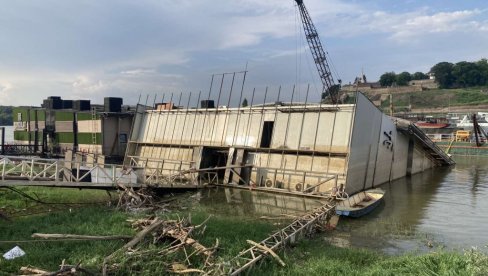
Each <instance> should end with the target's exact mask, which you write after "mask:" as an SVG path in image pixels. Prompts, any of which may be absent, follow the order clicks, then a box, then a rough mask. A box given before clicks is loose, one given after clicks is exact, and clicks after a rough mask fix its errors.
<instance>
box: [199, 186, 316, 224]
mask: <svg viewBox="0 0 488 276" xmlns="http://www.w3.org/2000/svg"><path fill="white" fill-rule="evenodd" d="M223 202H226V203H227V204H222V203H223ZM200 203H201V204H203V205H205V206H207V207H208V208H210V209H213V210H214V211H216V212H218V213H220V214H225V215H231V216H247V217H260V216H263V215H264V216H281V215H293V216H295V215H301V214H305V213H308V212H309V211H312V210H313V209H315V208H317V207H320V206H322V205H323V203H321V202H320V201H319V200H316V199H311V198H301V197H291V196H286V195H282V194H271V193H262V192H257V191H251V190H243V189H233V188H222V187H218V188H216V189H211V190H207V191H206V194H205V196H204V197H203V198H202V200H201V201H200Z"/></svg>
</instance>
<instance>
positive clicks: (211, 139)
mask: <svg viewBox="0 0 488 276" xmlns="http://www.w3.org/2000/svg"><path fill="white" fill-rule="evenodd" d="M224 78H225V73H223V74H222V81H221V82H220V89H219V96H218V97H217V108H216V109H215V116H214V121H213V124H212V131H211V132H210V141H211V143H212V144H217V143H216V140H215V142H214V137H213V135H214V129H215V124H216V123H217V117H219V107H220V96H221V95H222V88H223V87H224Z"/></svg>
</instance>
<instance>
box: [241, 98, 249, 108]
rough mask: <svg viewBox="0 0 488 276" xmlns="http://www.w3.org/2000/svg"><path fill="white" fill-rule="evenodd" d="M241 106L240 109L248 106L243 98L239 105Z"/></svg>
mask: <svg viewBox="0 0 488 276" xmlns="http://www.w3.org/2000/svg"><path fill="white" fill-rule="evenodd" d="M241 106H242V107H246V106H248V104H247V99H246V98H244V100H242V104H241Z"/></svg>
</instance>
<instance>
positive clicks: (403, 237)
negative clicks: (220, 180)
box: [201, 157, 488, 254]
mask: <svg viewBox="0 0 488 276" xmlns="http://www.w3.org/2000/svg"><path fill="white" fill-rule="evenodd" d="M455 160H456V162H457V164H456V165H455V166H453V167H450V168H435V169H432V170H428V171H426V172H423V173H420V174H416V175H414V176H412V177H410V178H403V179H400V180H396V181H394V182H392V183H388V184H385V185H382V186H381V188H382V189H384V190H386V194H385V200H384V202H383V203H382V204H381V205H380V206H379V207H378V208H377V209H376V210H374V211H373V212H372V213H371V214H369V215H367V216H364V217H362V218H359V219H350V218H341V219H340V221H339V224H338V227H337V229H336V230H335V231H332V232H328V233H325V234H323V235H324V236H323V237H324V239H325V240H327V241H329V242H330V243H333V244H335V245H337V246H343V247H360V248H369V249H373V250H377V251H382V252H385V253H387V254H400V253H404V252H426V251H429V250H437V249H438V248H447V249H454V250H463V249H470V248H472V247H477V248H478V249H480V250H483V251H485V252H486V251H488V249H487V245H488V235H486V232H487V231H488V200H487V199H488V158H486V157H485V158H469V157H458V158H455ZM209 193H210V194H208V195H207V196H204V197H203V199H202V201H201V202H202V204H206V205H208V206H211V207H212V206H213V207H215V208H216V210H217V209H218V211H219V212H224V213H225V214H228V215H232V216H251V217H261V216H276V215H279V214H282V213H285V214H300V213H304V212H307V211H308V210H311V209H313V208H315V207H317V206H320V202H318V201H317V200H313V199H298V198H295V197H289V196H283V195H270V194H262V193H258V192H251V191H246V190H237V189H220V190H219V191H216V192H215V191H214V192H209ZM222 202H227V203H224V205H222Z"/></svg>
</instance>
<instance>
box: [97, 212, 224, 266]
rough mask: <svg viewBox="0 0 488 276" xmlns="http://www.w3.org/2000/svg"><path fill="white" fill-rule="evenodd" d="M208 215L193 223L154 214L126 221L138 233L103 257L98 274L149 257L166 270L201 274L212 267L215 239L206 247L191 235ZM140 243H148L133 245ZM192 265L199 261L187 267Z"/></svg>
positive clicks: (200, 230) (202, 225)
mask: <svg viewBox="0 0 488 276" xmlns="http://www.w3.org/2000/svg"><path fill="white" fill-rule="evenodd" d="M209 218H210V217H209ZM209 218H207V219H206V220H205V221H204V222H203V223H201V224H199V225H196V226H194V225H191V219H189V218H188V219H178V220H162V219H160V218H158V217H148V218H143V219H136V220H129V222H130V223H131V225H132V227H133V228H134V229H137V230H138V233H137V234H136V235H135V236H134V238H133V239H132V240H131V241H129V242H128V243H127V244H125V245H124V246H123V247H122V248H120V249H119V250H117V251H116V252H114V253H112V254H111V255H110V256H108V257H106V258H105V260H104V265H103V273H102V274H103V275H108V274H112V273H116V272H117V271H118V270H119V269H120V268H121V267H122V266H124V267H127V266H130V267H131V269H137V264H140V263H142V262H141V260H149V259H150V260H152V261H154V260H157V261H158V262H160V263H161V264H162V266H163V267H164V268H165V270H166V272H172V273H179V274H180V273H204V271H205V270H207V269H208V268H210V267H211V266H213V254H214V253H215V251H216V250H217V249H218V246H219V242H218V240H217V241H216V242H215V245H214V246H212V247H206V246H204V245H202V244H201V243H200V242H199V241H197V240H195V239H194V238H192V236H193V234H197V232H198V234H199V235H203V233H204V231H205V228H206V227H205V224H206V222H207V221H208V219H209ZM149 237H150V239H149ZM143 242H145V243H146V244H147V243H149V245H147V246H139V247H138V246H137V245H138V244H140V243H143ZM155 256H160V258H157V257H156V258H155ZM192 264H199V268H198V269H195V268H190V267H191V266H192ZM132 272H133V273H140V272H141V271H132Z"/></svg>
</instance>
